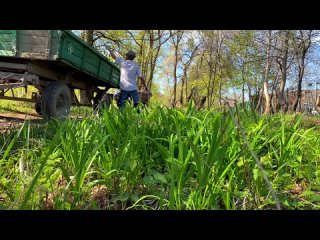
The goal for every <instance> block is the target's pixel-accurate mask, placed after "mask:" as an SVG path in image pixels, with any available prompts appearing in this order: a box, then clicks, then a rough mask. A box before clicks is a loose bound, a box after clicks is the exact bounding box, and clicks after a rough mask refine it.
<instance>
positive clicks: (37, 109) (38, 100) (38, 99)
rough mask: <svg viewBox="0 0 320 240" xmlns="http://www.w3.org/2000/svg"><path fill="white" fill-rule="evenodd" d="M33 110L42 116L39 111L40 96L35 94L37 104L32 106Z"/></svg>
mask: <svg viewBox="0 0 320 240" xmlns="http://www.w3.org/2000/svg"><path fill="white" fill-rule="evenodd" d="M34 109H35V110H36V112H37V113H38V114H39V115H42V111H41V95H40V94H37V102H36V103H35V104H34Z"/></svg>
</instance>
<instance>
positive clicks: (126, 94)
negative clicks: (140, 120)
mask: <svg viewBox="0 0 320 240" xmlns="http://www.w3.org/2000/svg"><path fill="white" fill-rule="evenodd" d="M128 98H130V99H132V100H133V106H134V107H137V106H138V104H139V95H138V91H137V90H133V91H124V90H121V92H120V98H119V101H118V107H119V108H120V109H123V108H124V106H125V103H126V101H127V100H128ZM137 112H138V113H140V109H139V108H138V110H137Z"/></svg>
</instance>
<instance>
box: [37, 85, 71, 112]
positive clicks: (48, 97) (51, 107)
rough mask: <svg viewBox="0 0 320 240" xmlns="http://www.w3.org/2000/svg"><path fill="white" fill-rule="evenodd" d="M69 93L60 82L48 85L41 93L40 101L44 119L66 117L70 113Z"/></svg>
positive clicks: (65, 86)
mask: <svg viewBox="0 0 320 240" xmlns="http://www.w3.org/2000/svg"><path fill="white" fill-rule="evenodd" d="M70 107H71V93H70V89H69V87H68V86H67V85H66V84H64V83H62V82H53V83H50V84H49V85H48V86H47V87H46V88H45V89H44V92H43V95H42V101H41V110H42V114H43V116H45V117H57V118H59V117H67V116H68V115H69V113H70Z"/></svg>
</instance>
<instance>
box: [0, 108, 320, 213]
mask: <svg viewBox="0 0 320 240" xmlns="http://www.w3.org/2000/svg"><path fill="white" fill-rule="evenodd" d="M232 111H235V109H234V110H232ZM235 113H236V111H235ZM236 115H237V116H238V117H239V118H240V121H241V125H242V127H243V128H244V129H245V131H246V133H247V138H248V140H249V143H250V145H251V147H252V149H253V151H254V153H255V154H256V155H257V156H258V158H259V159H260V161H261V163H262V165H263V167H264V169H265V171H266V173H267V176H268V178H269V180H270V181H271V184H272V186H273V188H274V189H275V191H276V193H277V195H278V197H279V199H280V204H281V207H282V208H285V209H318V207H317V204H318V202H319V195H318V190H319V189H320V183H319V181H318V177H319V173H320V170H319V166H318V161H319V155H320V149H319V143H318V142H319V140H318V137H317V136H318V134H319V129H317V128H315V127H313V128H305V120H304V118H301V117H300V116H290V115H288V116H284V115H275V116H272V117H270V116H263V117H262V116H253V115H252V114H251V113H250V111H243V109H240V110H239V112H238V113H237V114H236ZM3 138H4V140H3V142H4V143H5V144H4V147H3V148H1V149H0V166H1V167H0V197H1V198H0V199H1V202H0V204H1V207H2V208H4V209H274V208H275V202H274V199H273V198H272V196H271V195H270V193H269V189H268V187H267V185H266V183H265V182H264V179H263V177H262V174H261V172H260V170H259V168H258V167H257V165H256V163H255V161H254V159H253V157H252V155H251V153H250V152H249V150H248V148H247V146H246V144H245V141H244V139H243V137H242V135H241V134H240V133H239V130H238V128H237V127H236V126H235V123H234V122H233V121H232V118H231V116H230V115H229V114H228V113H226V112H218V111H214V110H210V111H208V110H207V111H198V110H196V109H195V108H194V107H193V106H192V105H189V106H188V107H187V108H186V109H185V110H177V109H169V108H166V107H161V106H155V107H153V108H149V109H147V108H143V107H141V114H137V112H136V109H134V108H131V107H129V106H127V107H126V108H125V109H124V111H120V110H119V109H118V108H115V107H111V109H109V110H105V111H103V112H102V114H101V115H99V116H89V117H86V118H84V119H65V120H63V121H61V120H60V121H58V120H52V121H50V122H46V123H42V125H32V124H31V123H30V122H25V124H24V125H23V126H21V128H20V129H17V131H16V132H13V133H11V134H10V135H5V136H3Z"/></svg>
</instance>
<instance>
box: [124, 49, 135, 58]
mask: <svg viewBox="0 0 320 240" xmlns="http://www.w3.org/2000/svg"><path fill="white" fill-rule="evenodd" d="M126 56H128V57H133V58H135V57H136V53H135V52H134V51H129V52H127V53H126Z"/></svg>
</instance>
